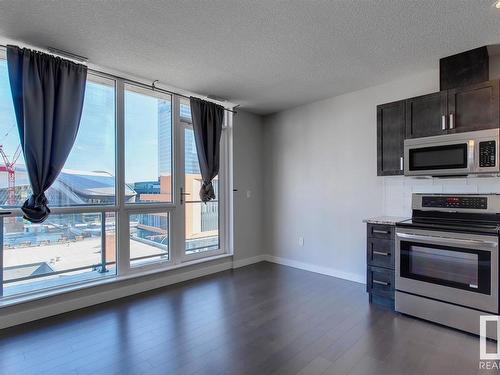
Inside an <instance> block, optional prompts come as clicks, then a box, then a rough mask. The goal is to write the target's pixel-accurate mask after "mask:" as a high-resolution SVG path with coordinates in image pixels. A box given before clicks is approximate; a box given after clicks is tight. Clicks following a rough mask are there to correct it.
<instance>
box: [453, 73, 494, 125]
mask: <svg viewBox="0 0 500 375" xmlns="http://www.w3.org/2000/svg"><path fill="white" fill-rule="evenodd" d="M447 95H448V100H447V101H448V126H447V127H448V132H449V133H461V132H468V131H474V130H484V129H492V128H498V127H499V123H500V121H499V103H500V100H499V84H498V81H497V80H495V81H486V82H483V83H479V84H476V85H470V86H466V87H461V88H458V89H453V90H448V91H447Z"/></svg>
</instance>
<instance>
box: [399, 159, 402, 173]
mask: <svg viewBox="0 0 500 375" xmlns="http://www.w3.org/2000/svg"><path fill="white" fill-rule="evenodd" d="M399 169H400V170H403V157H402V156H401V157H400V158H399Z"/></svg>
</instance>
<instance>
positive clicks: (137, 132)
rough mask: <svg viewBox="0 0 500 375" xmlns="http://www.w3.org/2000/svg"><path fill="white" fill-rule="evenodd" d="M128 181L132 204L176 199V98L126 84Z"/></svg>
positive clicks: (126, 177)
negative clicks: (174, 197) (174, 180)
mask: <svg viewBox="0 0 500 375" xmlns="http://www.w3.org/2000/svg"><path fill="white" fill-rule="evenodd" d="M125 183H126V186H127V188H130V189H132V190H134V191H135V192H136V195H134V196H133V197H127V202H128V203H150V202H171V201H172V98H171V96H170V95H165V94H160V93H158V92H154V91H152V90H149V89H143V88H139V87H136V86H133V85H125Z"/></svg>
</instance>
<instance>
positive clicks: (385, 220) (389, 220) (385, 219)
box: [363, 216, 408, 225]
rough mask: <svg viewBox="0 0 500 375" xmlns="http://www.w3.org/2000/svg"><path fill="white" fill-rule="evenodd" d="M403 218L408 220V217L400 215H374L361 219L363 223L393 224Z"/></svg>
mask: <svg viewBox="0 0 500 375" xmlns="http://www.w3.org/2000/svg"><path fill="white" fill-rule="evenodd" d="M403 220H408V218H407V217H401V216H376V217H370V218H368V219H365V220H363V223H368V224H386V225H395V224H396V223H398V222H400V221H403Z"/></svg>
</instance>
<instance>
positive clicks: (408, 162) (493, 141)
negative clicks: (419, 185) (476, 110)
mask: <svg viewBox="0 0 500 375" xmlns="http://www.w3.org/2000/svg"><path fill="white" fill-rule="evenodd" d="M498 139H499V129H489V130H479V131H474V132H467V133H454V134H446V135H438V136H432V137H423V138H414V139H406V140H405V141H404V174H405V176H464V175H469V174H473V175H474V174H497V173H499V172H500V168H499V162H498Z"/></svg>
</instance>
